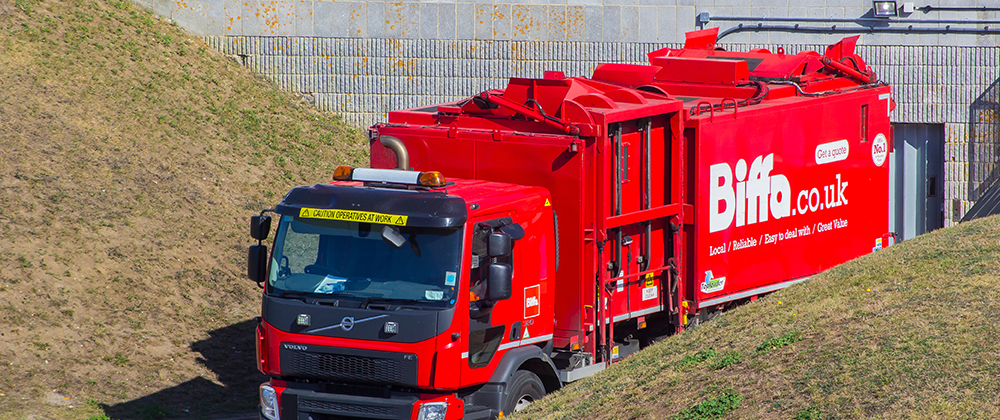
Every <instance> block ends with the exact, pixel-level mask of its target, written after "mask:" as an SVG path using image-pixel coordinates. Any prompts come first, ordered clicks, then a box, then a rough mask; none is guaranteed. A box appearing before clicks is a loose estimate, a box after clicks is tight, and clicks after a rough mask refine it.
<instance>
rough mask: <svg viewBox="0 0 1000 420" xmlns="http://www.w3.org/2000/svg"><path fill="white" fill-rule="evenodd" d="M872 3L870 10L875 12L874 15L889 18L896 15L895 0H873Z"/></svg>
mask: <svg viewBox="0 0 1000 420" xmlns="http://www.w3.org/2000/svg"><path fill="white" fill-rule="evenodd" d="M872 3H873V6H872V10H873V11H874V13H875V17H880V18H890V17H896V16H898V14H897V13H896V2H895V1H873V2H872Z"/></svg>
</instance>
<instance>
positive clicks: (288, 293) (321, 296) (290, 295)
mask: <svg viewBox="0 0 1000 420" xmlns="http://www.w3.org/2000/svg"><path fill="white" fill-rule="evenodd" d="M342 296H352V297H353V295H351V294H349V293H313V292H297V291H294V290H285V291H283V292H281V294H278V295H277V296H276V297H279V298H282V299H298V300H301V301H303V302H306V303H309V302H308V301H306V299H311V300H312V301H314V302H315V301H320V302H323V301H330V300H337V299H339V298H340V297H342ZM328 297H336V298H334V299H327V298H328Z"/></svg>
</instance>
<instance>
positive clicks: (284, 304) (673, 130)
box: [248, 30, 893, 420]
mask: <svg viewBox="0 0 1000 420" xmlns="http://www.w3.org/2000/svg"><path fill="white" fill-rule="evenodd" d="M715 40H716V32H715V31H714V30H707V31H699V32H694V33H691V34H689V35H688V39H687V42H686V44H685V47H684V48H682V49H670V48H667V49H662V50H658V51H654V52H652V53H649V64H648V65H625V64H603V65H601V66H599V67H597V69H596V70H595V71H594V74H593V77H590V78H584V77H571V78H567V77H564V76H563V74H561V73H558V72H547V73H546V74H545V77H544V78H543V79H520V78H513V79H510V83H509V84H508V86H507V87H506V89H502V90H499V89H498V90H490V91H486V92H483V93H480V94H478V95H476V96H473V97H471V98H467V99H463V100H460V101H455V102H452V103H446V104H441V105H435V106H428V107H424V108H417V109H407V110H402V111H395V112H391V113H390V114H389V117H388V122H386V123H382V124H378V125H375V126H374V127H372V128H371V130H370V132H369V135H370V139H371V167H370V168H352V167H346V166H342V167H339V168H337V170H336V171H335V173H334V174H333V178H334V181H333V182H332V183H329V184H317V185H313V186H302V187H297V188H295V189H293V190H291V192H289V193H288V195H287V196H286V197H285V198H284V199H283V200H282V201H281V203H279V204H278V205H277V207H276V208H275V209H273V210H272V211H273V212H274V213H276V215H277V221H276V222H277V229H276V233H275V239H274V243H273V249H271V252H270V253H269V252H268V247H267V246H266V245H264V244H263V243H262V242H261V241H263V240H264V239H266V237H267V236H268V232H269V230H270V224H271V217H270V216H265V215H264V214H263V212H262V214H261V215H260V216H254V217H253V218H252V220H251V234H252V236H253V237H254V239H257V240H258V243H257V245H253V246H251V247H250V251H249V267H248V275H249V277H250V278H251V279H254V280H256V281H258V282H259V283H260V284H261V285H262V287H263V288H264V292H263V304H262V307H261V318H260V322H259V325H258V327H257V356H258V358H257V359H258V363H259V366H258V367H259V369H260V371H261V372H263V373H265V374H267V375H269V376H270V378H271V379H270V380H269V382H267V383H265V384H263V385H261V387H260V410H261V412H260V415H261V417H262V418H267V419H272V420H274V419H285V420H307V419H312V420H323V419H334V418H337V419H341V418H348V419H354V418H373V419H410V420H442V419H459V418H466V419H493V418H497V417H503V416H504V414H505V413H510V412H511V411H516V410H519V409H521V408H523V407H524V406H526V405H528V404H530V403H531V402H532V401H534V400H536V399H538V398H541V397H542V396H543V395H545V394H546V393H548V392H552V391H554V390H556V389H559V388H560V387H561V386H563V385H564V384H567V383H569V382H573V381H574V380H577V379H580V378H583V377H586V376H588V375H592V374H594V373H596V372H598V371H600V370H602V369H604V368H605V367H607V366H609V365H610V364H613V363H614V362H615V361H616V360H619V359H620V358H622V357H625V356H627V355H629V354H631V353H633V352H636V351H637V350H638V349H639V348H640V347H641V346H643V345H644V344H647V343H649V342H650V341H651V340H653V339H654V338H657V337H661V336H664V335H667V334H672V333H676V332H679V331H681V330H683V329H684V328H686V327H690V326H692V325H694V324H696V323H697V322H699V321H701V320H704V319H707V317H709V316H711V315H712V314H714V313H717V312H718V311H720V310H723V309H725V308H726V307H727V306H730V305H734V304H738V303H742V302H746V301H748V300H752V299H754V298H756V297H757V296H760V295H763V294H766V293H769V292H772V291H775V290H778V289H781V288H784V287H787V286H789V285H792V284H795V283H798V282H801V281H804V280H806V279H808V278H809V276H811V275H813V274H815V273H817V272H820V271H822V270H824V269H827V268H829V267H831V266H834V265H837V264H840V263H842V262H844V261H847V260H850V259H852V258H855V257H858V256H860V255H862V254H865V253H870V252H873V251H875V250H878V249H880V248H882V247H884V246H888V245H889V244H890V243H891V242H892V240H893V235H892V234H891V233H889V232H888V211H887V209H888V188H889V182H888V165H889V163H888V159H887V157H888V152H889V150H891V147H892V144H891V139H892V135H891V130H890V125H889V117H888V116H889V111H890V109H891V108H892V106H893V104H892V100H891V96H890V91H889V87H888V86H886V85H885V84H884V83H880V82H878V81H877V79H876V77H875V74H874V72H873V71H872V70H871V69H870V68H869V67H868V66H867V65H866V64H865V62H864V60H862V58H861V57H859V56H857V55H856V54H855V53H854V47H855V42H856V40H857V38H856V37H854V38H847V39H844V40H843V41H841V42H840V43H838V44H836V45H832V46H830V47H829V48H828V49H827V50H826V52H825V53H823V54H819V53H816V52H802V53H798V54H786V53H785V52H784V51H783V50H781V49H778V51H777V52H770V51H767V50H752V51H749V52H729V51H724V50H722V49H720V48H716V46H715Z"/></svg>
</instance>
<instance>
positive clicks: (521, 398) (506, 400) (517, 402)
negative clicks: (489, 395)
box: [503, 370, 545, 413]
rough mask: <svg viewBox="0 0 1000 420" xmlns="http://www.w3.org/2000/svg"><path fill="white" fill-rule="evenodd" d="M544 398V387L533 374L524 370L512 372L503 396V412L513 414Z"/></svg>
mask: <svg viewBox="0 0 1000 420" xmlns="http://www.w3.org/2000/svg"><path fill="white" fill-rule="evenodd" d="M543 396H545V386H544V385H542V380H541V379H538V376H537V375H535V374H534V373H531V372H528V371H526V370H519V371H517V372H514V375H513V376H511V378H510V382H508V383H507V391H506V392H505V393H504V396H503V412H504V413H513V412H516V411H521V410H523V409H525V408H526V407H527V406H528V405H530V404H531V403H533V402H535V401H538V399H539V398H542V397H543Z"/></svg>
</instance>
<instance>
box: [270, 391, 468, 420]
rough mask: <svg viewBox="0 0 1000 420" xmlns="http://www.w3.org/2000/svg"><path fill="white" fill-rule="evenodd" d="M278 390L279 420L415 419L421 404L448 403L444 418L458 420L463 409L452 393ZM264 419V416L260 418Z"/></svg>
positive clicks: (460, 402) (459, 400) (461, 415)
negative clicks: (350, 392) (327, 419)
mask: <svg viewBox="0 0 1000 420" xmlns="http://www.w3.org/2000/svg"><path fill="white" fill-rule="evenodd" d="M275 389H277V390H278V392H279V396H278V401H279V406H280V413H281V419H282V420H310V419H312V420H323V419H326V418H328V416H330V417H333V418H341V417H346V418H358V419H381V420H414V419H416V418H417V411H418V410H419V408H420V405H421V404H422V403H427V402H446V403H448V416H447V419H461V418H462V417H463V413H464V407H463V403H462V400H461V399H458V398H456V397H455V395H454V394H444V395H441V394H419V393H413V392H390V393H387V395H386V397H384V398H382V397H370V396H362V395H346V394H336V393H329V392H317V391H314V390H310V389H302V388H283V387H278V386H275ZM261 418H262V419H263V416H262V417H261Z"/></svg>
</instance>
